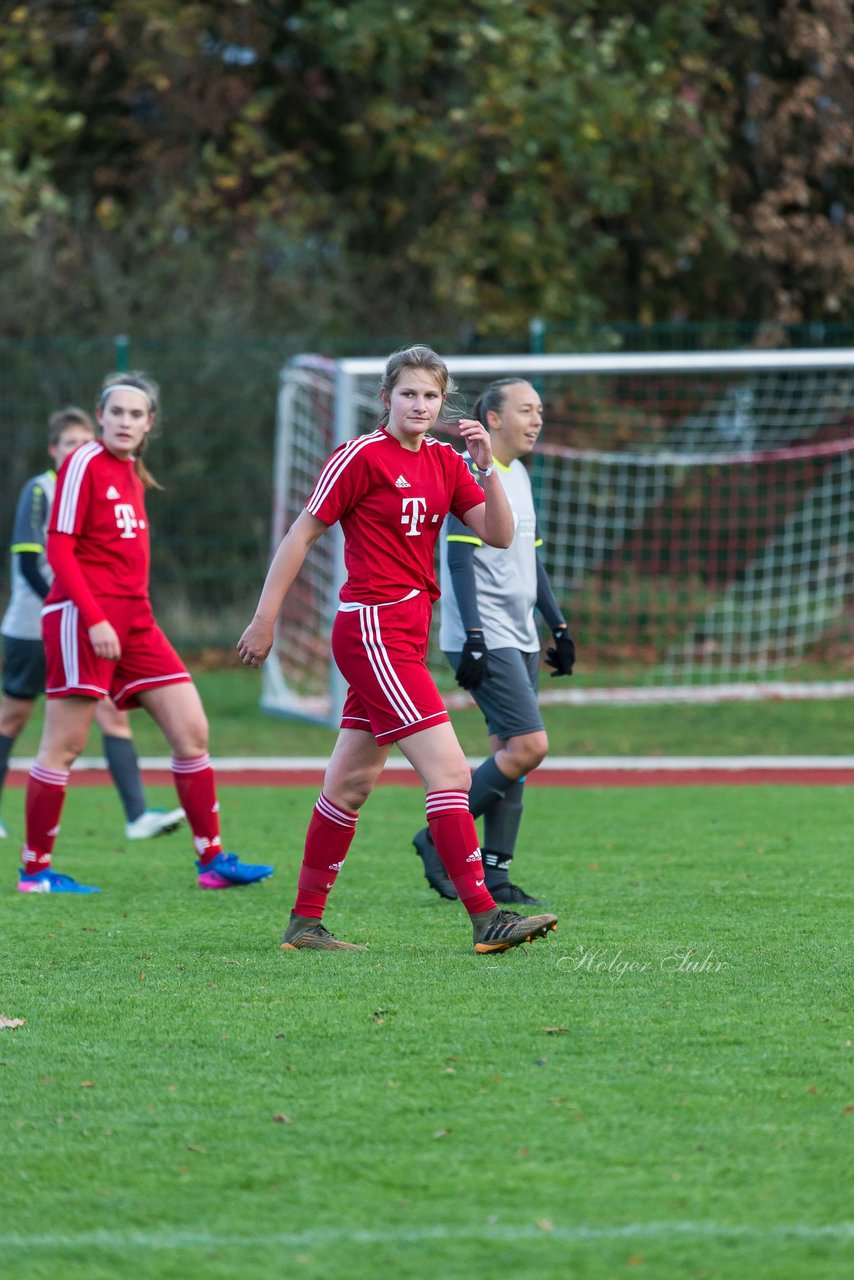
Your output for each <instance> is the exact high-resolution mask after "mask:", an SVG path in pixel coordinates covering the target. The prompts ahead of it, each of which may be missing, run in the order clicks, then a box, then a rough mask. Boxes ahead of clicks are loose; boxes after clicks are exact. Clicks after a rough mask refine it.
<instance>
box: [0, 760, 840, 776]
mask: <svg viewBox="0 0 854 1280" xmlns="http://www.w3.org/2000/svg"><path fill="white" fill-rule="evenodd" d="M483 759H484V757H483V756H469V757H468V763H469V765H470V766H471V767H472V768H477V766H478V765H479V764H480V763H481V762H482V760H483ZM328 762H329V757H328V756H219V757H214V759H213V766H214V768H215V769H216V770H217V772H218V773H243V772H245V771H247V770H254V771H258V772H260V773H265V772H269V773H296V772H299V771H301V770H303V769H320V770H323V769H325V768H326V766H327V764H328ZM139 763H140V767H141V768H142V769H165V770H169V769H170V768H171V760H170V758H169V756H142V757H140V761H139ZM32 765H33V759H32V758H26V757H19V758H18V759H17V760H12V761H11V762H10V764H9V770H10V772H12V771H14V772H17V773H29V771H30V769H31V768H32ZM106 767H107V766H106V761H105V760H104V758H103V757H102V756H81V757H80V759H79V760H77V761H76V762H75V764H74V765H73V768H75V769H106ZM385 768H386V770H387V771H388V772H390V773H404V772H409V771H411V770H412V766H411V765H410V763H409V761H408V760H404V759H403V758H402V757H400V756H392V757H391V758H390V759H389V760H388V761H387V762H386V765H385ZM603 769H608V770H614V771H618V772H620V771H623V772H625V773H633V772H635V773H636V772H638V771H641V772H643V773H649V772H657V771H659V770H660V771H661V772H682V771H684V770H686V769H726V770H729V771H731V772H733V773H738V772H740V771H742V770H745V769H770V770H780V771H784V770H791V769H799V770H804V771H809V770H811V769H854V756H550V757H549V758H548V759H547V760H544V761H543V763H542V764H541V765H540V766H539V768H538V770H537V772H538V773H549V772H554V773H563V772H566V771H568V772H572V773H595V772H597V771H599V770H603Z"/></svg>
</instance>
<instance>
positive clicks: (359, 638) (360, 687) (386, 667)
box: [332, 591, 450, 743]
mask: <svg viewBox="0 0 854 1280" xmlns="http://www.w3.org/2000/svg"><path fill="white" fill-rule="evenodd" d="M431 614H432V605H431V603H430V598H429V596H428V595H427V594H426V593H425V592H423V591H418V592H413V593H412V595H411V596H407V597H406V598H405V599H404V600H399V601H395V602H394V603H392V604H343V605H342V606H341V608H340V609H339V610H338V613H337V614H336V615H335V623H334V625H333V628H332V653H333V656H334V658H335V661H336V663H337V665H338V669H339V671H340V672H341V674H342V675H343V677H344V679H345V680H346V681H347V684H348V685H349V686H350V687H349V688H348V690H347V697H346V699H345V702H344V711H343V713H342V716H341V728H342V729H365V730H367V731H368V732H369V733H372V734H373V735H374V737H375V738H376V740H377V742H379V743H388V742H397V741H399V739H400V738H408V737H409V736H410V735H411V734H413V733H420V731H421V730H422V729H429V728H431V727H432V726H433V725H434V724H443V723H444V722H445V721H447V720H449V719H450V716H449V715H448V713H447V711H446V710H445V707H444V704H443V702H442V699H441V697H440V695H439V690H438V689H437V688H436V686H435V684H434V683H433V677H432V676H431V675H430V672H429V671H428V670H427V661H426V659H427V638H428V636H429V633H430V617H431Z"/></svg>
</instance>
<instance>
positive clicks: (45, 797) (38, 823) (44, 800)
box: [21, 764, 68, 876]
mask: <svg viewBox="0 0 854 1280" xmlns="http://www.w3.org/2000/svg"><path fill="white" fill-rule="evenodd" d="M67 784H68V770H67V769H45V768H44V767H43V766H42V765H40V764H34V765H33V767H32V769H31V770H30V776H29V780H28V782H27V800H26V830H27V839H26V844H25V845H24V848H23V851H22V853H21V861H22V862H23V864H24V871H25V872H26V873H27V875H28V876H32V875H36V874H37V872H39V871H47V869H48V867H49V866H50V855H51V853H52V852H53V844H54V841H55V840H56V837H57V835H58V834H59V819H60V815H61V814H62V806H63V804H64V803H65V789H66V786H67Z"/></svg>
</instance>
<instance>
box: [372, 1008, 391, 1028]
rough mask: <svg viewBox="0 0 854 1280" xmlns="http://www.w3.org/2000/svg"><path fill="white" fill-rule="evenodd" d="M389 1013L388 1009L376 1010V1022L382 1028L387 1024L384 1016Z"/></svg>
mask: <svg viewBox="0 0 854 1280" xmlns="http://www.w3.org/2000/svg"><path fill="white" fill-rule="evenodd" d="M386 1013H388V1009H374V1022H375V1023H376V1024H377V1026H378V1027H381V1026H382V1025H383V1023H384V1022H385V1017H384V1016H383V1015H384V1014H386Z"/></svg>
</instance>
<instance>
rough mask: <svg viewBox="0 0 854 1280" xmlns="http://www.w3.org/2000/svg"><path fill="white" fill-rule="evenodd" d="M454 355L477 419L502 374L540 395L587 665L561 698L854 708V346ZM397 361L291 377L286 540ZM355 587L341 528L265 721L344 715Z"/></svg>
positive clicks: (550, 477)
mask: <svg viewBox="0 0 854 1280" xmlns="http://www.w3.org/2000/svg"><path fill="white" fill-rule="evenodd" d="M445 358H446V360H447V363H448V366H449V368H450V370H451V373H452V375H453V377H454V380H455V382H456V384H457V386H458V388H459V392H460V396H459V405H458V407H459V410H460V412H461V413H462V414H465V413H470V412H471V409H472V406H473V404H474V402H475V399H476V398H477V396H478V395H479V394H480V392H481V391H482V390H483V388H484V387H485V386H486V385H487V384H488V383H489V382H491V381H492V380H493V379H495V378H504V377H508V376H519V377H523V378H526V379H528V380H529V381H531V382H532V383H533V384H534V385H535V386H536V387H537V389H538V390H539V392H540V394H541V396H542V398H543V403H544V407H545V429H544V431H543V435H542V438H541V442H540V444H539V445H538V447H537V449H536V450H535V452H534V454H533V455H532V458H531V462H530V471H531V480H532V484H533V487H534V493H535V498H536V502H537V508H538V512H539V519H540V526H541V532H542V536H543V548H542V553H543V555H544V557H545V561H546V565H547V568H548V571H549V574H550V577H551V581H552V585H553V587H554V590H555V595H556V596H557V598H558V600H559V601H560V603H561V605H562V606H563V608H564V611H565V613H566V616H567V617H568V618H569V619H570V626H571V629H572V632H573V635H574V636H575V639H576V644H577V647H578V654H579V658H578V665H577V671H576V676H575V677H574V678H573V679H572V680H571V681H569V680H561V681H556V682H555V685H552V683H551V682H550V681H549V682H547V683H546V684H545V685H544V688H543V691H542V695H541V696H542V699H543V701H567V702H569V701H572V702H602V703H610V704H626V703H633V702H665V701H675V700H679V701H682V700H686V701H697V702H700V701H713V700H715V701H720V700H724V699H730V698H745V699H755V698H762V697H778V698H779V697H783V698H791V697H836V696H851V695H854V681H851V680H848V679H844V678H841V677H842V676H844V675H845V673H846V668H847V670H849V671H850V666H851V659H852V655H854V615H853V614H852V606H854V511H853V510H852V500H854V485H852V477H854V349H845V350H839V349H837V350H818V351H805V350H795V351H739V352H703V353H687V354H683V353H666V354H665V353H659V354H654V355H637V354H635V355H625V354H596V355H510V356H503V355H502V356H471V355H469V356H448V357H445ZM384 368H385V360H384V359H379V358H364V359H343V360H329V359H325V358H323V357H319V356H308V355H305V356H298V357H297V358H296V359H294V360H292V361H290V362H289V363H288V364H287V365H286V366H285V367H284V368H283V370H282V373H281V379H280V389H279V399H278V414H277V426H276V450H275V463H274V475H273V521H272V525H273V527H272V545H273V548H275V547H276V546H278V543H279V541H280V539H281V537H282V536H283V534H284V532H285V531H286V529H287V528H288V527H289V526H290V524H291V523H292V521H293V520H294V519H295V518H296V516H297V515H298V514H299V512H300V510H301V509H302V506H303V504H304V503H305V500H306V498H307V497H308V494H309V493H310V491H311V488H312V486H313V483H314V480H315V478H316V476H317V474H318V472H319V471H320V468H321V467H322V465H323V463H324V462H325V460H326V458H327V457H328V455H329V454H330V453H331V452H332V450H333V449H334V448H335V447H336V446H337V445H338V444H340V443H341V442H343V441H344V440H347V439H350V438H351V437H353V436H355V435H358V434H360V433H362V432H365V431H370V430H373V428H374V427H375V426H376V424H377V420H378V417H379V413H380V408H381V406H380V402H379V394H378V392H379V384H380V379H381V376H382V373H383V370H384ZM342 574H343V558H342V549H341V541H340V531H339V530H338V529H337V528H335V529H333V530H331V531H330V533H329V534H327V535H326V536H324V537H323V538H322V539H321V540H320V542H319V543H317V544H315V547H314V548H313V549H312V551H311V553H310V554H309V558H308V560H307V561H306V564H305V566H304V568H303V571H302V573H301V575H300V578H299V579H298V581H297V583H296V584H295V585H294V587H293V588H292V590H291V592H290V595H289V597H288V600H287V601H286V602H285V607H284V609H283V610H282V615H281V617H280V618H279V620H278V624H277V628H276V640H275V645H274V649H273V652H272V653H271V655H270V658H269V660H268V661H267V663H266V664H265V668H264V683H263V694H262V706H263V707H264V709H265V710H266V711H269V712H271V713H274V714H284V715H292V716H298V717H302V718H306V719H311V720H317V721H319V722H321V723H328V724H332V725H335V724H337V722H338V717H339V713H340V709H341V705H342V702H343V695H344V689H343V686H342V683H341V680H340V677H339V676H338V673H337V670H336V668H335V664H334V662H333V661H332V658H331V653H330V634H331V628H332V622H333V619H334V615H335V610H336V608H337V598H338V590H339V588H340V586H341V582H342ZM438 607H439V608H440V607H441V605H439V606H438ZM431 665H432V666H433V669H434V674H435V675H436V677H437V680H438V681H439V683H440V687H442V688H443V689H445V690H447V693H446V701H447V702H448V705H449V706H464V705H467V704H470V702H471V700H470V698H469V696H468V694H464V693H463V692H462V691H460V690H457V689H456V687H455V685H454V682H453V678H452V675H451V673H450V671H449V669H448V666H447V663H446V662H445V660H444V658H443V657H442V655H441V654H440V653H439V652H438V650H437V649H436V648H435V646H431ZM555 686H559V687H555Z"/></svg>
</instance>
